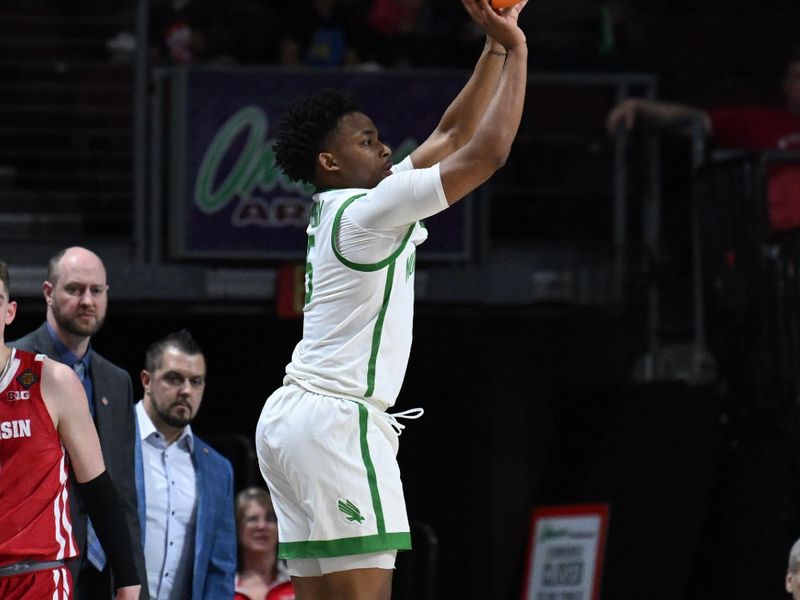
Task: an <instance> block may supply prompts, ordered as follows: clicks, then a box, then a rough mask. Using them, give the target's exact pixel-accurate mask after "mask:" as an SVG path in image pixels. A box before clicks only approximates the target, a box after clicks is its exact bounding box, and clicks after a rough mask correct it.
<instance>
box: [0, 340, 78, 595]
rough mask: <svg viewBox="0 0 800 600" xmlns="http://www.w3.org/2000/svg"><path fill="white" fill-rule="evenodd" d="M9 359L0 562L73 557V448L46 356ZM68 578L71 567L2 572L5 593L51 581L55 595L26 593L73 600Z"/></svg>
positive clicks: (1, 382)
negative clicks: (46, 378) (67, 446)
mask: <svg viewBox="0 0 800 600" xmlns="http://www.w3.org/2000/svg"><path fill="white" fill-rule="evenodd" d="M9 360H10V363H9V366H8V369H7V370H6V371H5V374H4V375H3V376H2V379H0V524H2V525H1V526H0V567H2V566H5V565H10V564H13V563H18V562H21V561H39V562H41V561H54V560H62V559H68V558H72V557H74V556H77V554H78V549H77V547H76V545H75V539H74V538H73V535H72V525H71V523H70V518H69V498H68V492H67V462H66V453H65V451H64V447H63V446H62V444H61V438H60V437H59V435H58V432H57V431H56V429H55V427H54V426H53V420H52V419H51V418H50V413H49V412H48V411H47V407H46V406H45V403H44V400H43V399H42V393H41V389H40V385H41V375H42V364H43V360H44V356H43V355H34V354H32V353H30V352H23V351H21V350H12V353H11V357H10V359H9ZM68 577H69V576H68V571H67V570H66V569H52V570H47V571H42V572H38V573H28V574H22V575H15V576H13V577H0V597H2V598H8V597H17V596H16V595H14V594H16V593H18V592H20V591H24V589H28V590H29V591H33V590H34V589H36V590H44V588H43V587H41V586H49V590H50V591H49V595H47V596H44V595H40V596H27V597H42V598H44V597H47V598H51V597H52V598H62V597H63V598H68V597H69V591H65V592H64V595H60V594H59V593H58V590H65V588H66V590H68V589H69V587H71V585H70V580H69V578H68ZM11 586H14V587H15V588H16V589H17V592H14V591H12V590H11V589H9V587H11ZM26 586H27V588H26ZM20 597H22V596H20Z"/></svg>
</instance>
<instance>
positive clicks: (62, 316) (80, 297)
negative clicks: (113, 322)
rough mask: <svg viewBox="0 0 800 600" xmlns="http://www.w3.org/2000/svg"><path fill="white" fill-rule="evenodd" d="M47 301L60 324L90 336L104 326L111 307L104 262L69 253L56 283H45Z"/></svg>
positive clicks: (78, 333) (79, 334)
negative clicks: (107, 311)
mask: <svg viewBox="0 0 800 600" xmlns="http://www.w3.org/2000/svg"><path fill="white" fill-rule="evenodd" d="M44 287H45V300H46V301H47V303H48V306H49V307H50V309H51V310H52V312H53V317H54V318H55V321H56V323H57V324H58V326H59V327H61V328H62V329H64V330H65V331H67V332H69V333H71V334H73V335H76V336H79V337H91V336H93V335H94V334H95V333H97V332H98V331H99V330H100V328H101V327H102V326H103V321H105V318H106V309H107V308H108V285H107V283H106V270H105V268H104V267H103V263H102V262H100V260H99V259H97V258H96V257H93V256H92V255H86V256H83V255H81V256H77V255H72V254H66V255H65V256H64V257H63V258H62V259H61V262H60V264H59V266H58V271H57V273H56V277H55V282H49V281H46V282H45V285H44Z"/></svg>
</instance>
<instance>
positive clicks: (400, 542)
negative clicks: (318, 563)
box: [278, 532, 411, 559]
mask: <svg viewBox="0 0 800 600" xmlns="http://www.w3.org/2000/svg"><path fill="white" fill-rule="evenodd" d="M387 550H411V534H410V533H408V532H404V533H383V534H377V535H368V536H366V537H354V538H342V539H338V540H326V541H313V542H280V543H279V544H278V558H283V559H287V558H288V559H293V558H333V557H335V556H350V555H351V554H368V553H370V552H385V551H387Z"/></svg>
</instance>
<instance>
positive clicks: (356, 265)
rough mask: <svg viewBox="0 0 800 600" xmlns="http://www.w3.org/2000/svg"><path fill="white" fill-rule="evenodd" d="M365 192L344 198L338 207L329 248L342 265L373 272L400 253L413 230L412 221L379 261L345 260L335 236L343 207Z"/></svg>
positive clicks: (390, 261) (337, 233)
mask: <svg viewBox="0 0 800 600" xmlns="http://www.w3.org/2000/svg"><path fill="white" fill-rule="evenodd" d="M366 195H367V194H366V192H364V193H363V194H356V195H355V196H351V197H350V198H348V199H347V200H345V201H344V202H343V203H342V205H341V206H340V207H339V210H337V211H336V216H335V217H334V218H333V231H332V232H331V248H332V249H333V253H334V254H335V255H336V258H338V259H339V262H341V263H342V264H343V265H344V266H346V267H349V268H350V269H353V270H354V271H366V272H373V271H380V270H381V269H383V268H384V267H385V266H387V265H389V264H391V263H392V262H394V261H395V260H396V259H397V257H398V256H400V253H401V252H402V251H403V248H405V247H406V244H407V243H408V240H409V238H410V237H411V232H413V231H414V225H415V224H414V223H412V224H411V225H409V227H408V231H407V232H406V235H405V237H404V238H403V241H402V243H401V244H400V247H399V248H398V249H397V250H395V251H394V252H392V253H391V254H390V255H389V256H388V257H387V258H384V259H383V260H382V261H380V262H376V263H357V262H352V261H350V260H347V259H346V258H345V257H344V256H342V255H341V254H340V253H339V250H338V248H336V238H337V237H338V236H339V226H340V225H341V222H342V214H344V209H345V208H347V207H348V206H350V205H351V204H352V203H353V202H354V201H355V200H358V199H359V198H361V197H362V196H366Z"/></svg>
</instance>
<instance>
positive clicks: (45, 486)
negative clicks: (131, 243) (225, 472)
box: [0, 262, 141, 600]
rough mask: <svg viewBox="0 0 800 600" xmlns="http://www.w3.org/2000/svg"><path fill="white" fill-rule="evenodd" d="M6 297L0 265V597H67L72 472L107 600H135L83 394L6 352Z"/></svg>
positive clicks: (127, 544) (50, 369) (70, 376)
mask: <svg viewBox="0 0 800 600" xmlns="http://www.w3.org/2000/svg"><path fill="white" fill-rule="evenodd" d="M9 291H10V286H9V276H8V267H7V266H6V264H5V263H4V262H0V523H1V524H2V526H0V598H3V600H23V599H29V600H30V599H33V598H47V599H48V600H49V599H51V598H52V599H54V600H70V599H71V598H72V580H71V576H70V573H69V570H68V569H67V568H66V566H65V565H64V560H66V559H68V558H72V557H74V556H76V555H77V554H78V550H77V548H76V545H75V540H74V539H73V536H72V527H71V525H70V518H69V498H68V490H67V469H68V468H69V467H71V468H72V470H73V471H74V473H75V478H76V480H77V481H78V483H79V489H80V492H81V497H82V498H83V500H84V502H85V503H86V506H87V511H88V512H89V514H90V516H91V518H92V522H93V523H94V525H95V529H96V530H97V533H98V536H99V537H100V541H101V542H102V544H103V547H104V548H105V549H106V552H107V554H108V558H109V562H110V564H111V570H112V573H113V575H114V580H115V587H116V588H117V593H116V599H117V600H136V599H137V598H138V597H139V590H140V587H141V586H140V585H139V580H138V576H137V575H136V568H135V565H134V563H133V559H132V551H131V540H130V534H129V532H128V527H127V525H126V522H125V517H124V515H123V511H122V507H121V505H120V502H119V497H118V496H117V492H116V489H115V488H114V486H113V483H112V482H111V479H110V477H109V476H108V474H107V473H106V471H105V465H104V464H103V457H102V454H101V452H100V442H99V441H98V438H97V432H96V430H95V428H94V425H93V423H92V419H91V416H90V415H89V408H88V403H87V401H86V394H85V392H84V389H83V386H82V385H81V383H80V381H78V378H77V377H76V375H75V373H73V371H72V370H71V369H70V368H69V367H66V366H64V365H62V364H60V363H58V362H55V361H53V360H50V359H49V358H47V357H45V356H44V355H34V354H32V353H30V352H24V351H21V350H14V349H12V348H9V347H8V346H6V345H5V335H4V334H5V328H6V326H7V325H10V324H11V322H12V321H13V320H14V316H15V314H16V308H17V307H16V302H12V301H11V300H10V298H9ZM65 449H66V453H67V454H68V455H69V461H67V457H66V455H65V452H64V450H65ZM68 463H69V465H68Z"/></svg>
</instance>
